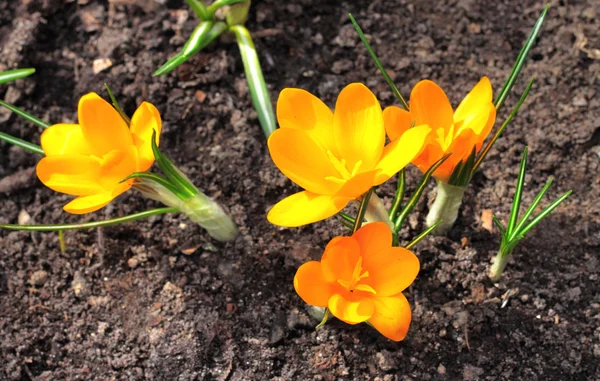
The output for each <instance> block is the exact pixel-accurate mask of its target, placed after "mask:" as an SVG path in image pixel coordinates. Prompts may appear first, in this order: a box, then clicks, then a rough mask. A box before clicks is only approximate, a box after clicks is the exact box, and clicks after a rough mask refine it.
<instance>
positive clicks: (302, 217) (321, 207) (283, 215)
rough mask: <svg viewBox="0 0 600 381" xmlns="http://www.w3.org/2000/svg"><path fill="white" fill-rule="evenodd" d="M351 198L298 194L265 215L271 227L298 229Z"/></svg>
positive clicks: (334, 210) (282, 201)
mask: <svg viewBox="0 0 600 381" xmlns="http://www.w3.org/2000/svg"><path fill="white" fill-rule="evenodd" d="M275 132H277V131H275ZM350 200H351V198H348V197H335V196H327V195H318V194H315V193H311V192H307V191H304V192H299V193H296V194H293V195H291V196H288V197H286V198H284V199H283V200H281V201H279V202H278V203H277V204H275V206H274V207H273V208H272V209H271V210H270V211H269V214H267V219H268V220H269V222H270V223H272V224H273V225H278V226H285V227H298V226H302V225H308V224H312V223H314V222H317V221H321V220H324V219H326V218H329V217H331V216H333V215H334V214H336V213H338V212H339V211H341V210H342V209H344V208H345V207H346V205H348V202H350Z"/></svg>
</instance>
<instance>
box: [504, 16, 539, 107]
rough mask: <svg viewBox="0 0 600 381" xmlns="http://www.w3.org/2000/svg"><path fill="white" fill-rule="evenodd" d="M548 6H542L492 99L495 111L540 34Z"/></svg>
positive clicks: (507, 92) (508, 92)
mask: <svg viewBox="0 0 600 381" xmlns="http://www.w3.org/2000/svg"><path fill="white" fill-rule="evenodd" d="M548 8H550V4H547V5H546V6H545V7H544V10H543V11H542V13H541V14H540V17H539V18H538V19H537V21H536V22H535V25H534V26H533V29H532V30H531V33H529V37H527V40H526V41H525V44H524V45H523V47H522V48H521V51H520V52H519V55H518V56H517V60H516V61H515V64H514V65H513V68H512V70H511V72H510V75H509V76H508V79H507V80H506V82H505V83H504V86H502V90H500V94H498V97H496V100H495V101H494V105H495V106H496V111H498V110H500V108H501V107H502V105H503V104H504V101H505V100H506V97H508V94H510V90H511V89H512V87H513V85H514V84H515V81H516V80H517V77H518V76H519V73H520V72H521V70H522V69H523V64H524V63H525V59H526V58H527V55H528V54H529V51H530V50H531V48H532V47H533V45H534V44H535V40H536V38H537V36H538V35H539V34H540V31H541V30H542V24H543V23H544V20H545V19H546V14H547V13H548Z"/></svg>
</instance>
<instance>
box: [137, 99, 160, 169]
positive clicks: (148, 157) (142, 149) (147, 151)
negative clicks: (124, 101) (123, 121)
mask: <svg viewBox="0 0 600 381" xmlns="http://www.w3.org/2000/svg"><path fill="white" fill-rule="evenodd" d="M161 130H162V120H161V118H160V113H159V112H158V110H157V109H156V107H154V105H153V104H151V103H148V102H143V103H142V104H141V105H140V107H138V109H137V110H135V113H134V114H133V117H132V118H131V134H132V135H133V143H134V145H135V146H136V147H137V149H138V152H139V163H140V164H139V171H141V172H145V171H147V170H148V169H150V167H151V166H152V163H154V153H153V152H152V132H153V131H156V145H158V143H159V140H160V139H159V136H160V132H161Z"/></svg>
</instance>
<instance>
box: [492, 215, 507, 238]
mask: <svg viewBox="0 0 600 381" xmlns="http://www.w3.org/2000/svg"><path fill="white" fill-rule="evenodd" d="M492 221H494V223H495V224H496V227H497V228H498V230H499V231H500V234H501V235H504V233H506V229H505V228H504V226H503V225H502V222H500V220H499V219H498V217H496V215H492Z"/></svg>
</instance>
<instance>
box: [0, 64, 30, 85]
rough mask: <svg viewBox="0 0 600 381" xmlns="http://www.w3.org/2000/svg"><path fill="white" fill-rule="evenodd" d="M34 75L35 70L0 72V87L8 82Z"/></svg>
mask: <svg viewBox="0 0 600 381" xmlns="http://www.w3.org/2000/svg"><path fill="white" fill-rule="evenodd" d="M33 73H35V69H33V68H29V69H14V70H6V71H3V72H0V85H3V84H5V83H8V82H12V81H16V80H17V79H21V78H25V77H29V76H30V75H32V74H33Z"/></svg>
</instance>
